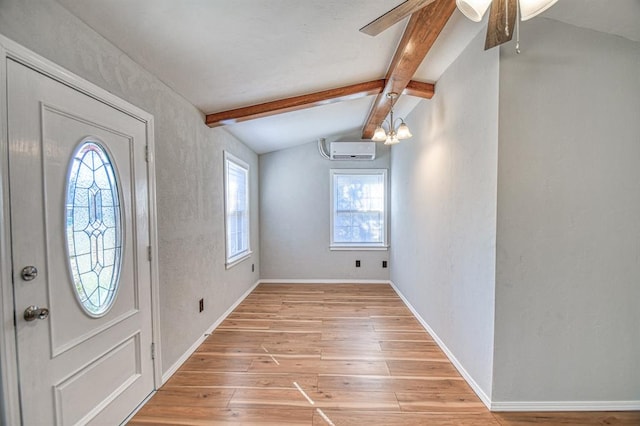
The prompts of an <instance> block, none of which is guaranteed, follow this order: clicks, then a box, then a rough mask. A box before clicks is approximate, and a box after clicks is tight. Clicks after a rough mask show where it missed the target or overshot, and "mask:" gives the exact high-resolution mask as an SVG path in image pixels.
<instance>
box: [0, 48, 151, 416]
mask: <svg viewBox="0 0 640 426" xmlns="http://www.w3.org/2000/svg"><path fill="white" fill-rule="evenodd" d="M7 78H8V105H9V108H8V130H9V188H10V210H11V241H12V261H13V279H14V292H15V293H14V294H15V310H16V333H17V350H18V365H19V380H20V401H21V408H22V418H23V423H24V424H25V425H38V426H39V425H74V424H99V425H117V424H119V423H121V422H122V421H123V420H124V419H125V418H126V417H127V415H128V414H129V413H131V412H132V411H133V410H134V409H135V408H136V406H137V405H138V404H139V403H140V402H142V400H143V399H144V398H145V397H146V396H147V395H149V394H150V393H151V392H152V391H153V388H154V380H153V360H152V348H151V345H152V332H151V280H150V262H149V261H148V257H147V246H148V245H149V205H148V193H147V188H148V181H147V164H146V162H145V144H146V133H145V132H146V127H145V124H144V123H142V122H140V121H139V120H137V119H135V118H133V117H131V116H129V115H127V114H125V113H123V112H121V111H119V110H117V109H115V108H113V107H111V106H108V105H106V104H104V103H102V102H100V101H98V100H96V99H94V98H91V97H89V96H87V95H85V94H83V93H80V92H79V91H76V90H74V89H72V88H70V87H68V86H66V85H64V84H62V83H59V82H57V81H55V80H53V79H51V78H49V77H46V76H44V75H42V74H40V73H38V72H36V71H34V70H32V69H30V68H27V67H26V66H24V65H21V64H19V63H17V62H14V61H12V60H9V61H8V65H7ZM30 307H31V308H30Z"/></svg>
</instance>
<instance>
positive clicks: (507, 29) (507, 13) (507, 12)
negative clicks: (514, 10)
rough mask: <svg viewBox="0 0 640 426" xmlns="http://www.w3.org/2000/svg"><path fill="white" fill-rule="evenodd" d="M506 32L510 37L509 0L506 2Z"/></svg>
mask: <svg viewBox="0 0 640 426" xmlns="http://www.w3.org/2000/svg"><path fill="white" fill-rule="evenodd" d="M504 34H505V35H506V36H507V37H509V0H506V1H505V2H504Z"/></svg>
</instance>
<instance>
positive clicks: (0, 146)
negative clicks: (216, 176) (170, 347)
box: [0, 34, 162, 425]
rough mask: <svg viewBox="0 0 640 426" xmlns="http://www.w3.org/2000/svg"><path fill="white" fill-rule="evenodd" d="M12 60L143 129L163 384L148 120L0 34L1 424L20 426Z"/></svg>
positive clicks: (157, 369)
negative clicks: (12, 208)
mask: <svg viewBox="0 0 640 426" xmlns="http://www.w3.org/2000/svg"><path fill="white" fill-rule="evenodd" d="M9 59H12V60H14V61H16V62H19V63H21V64H23V65H25V66H27V67H29V68H32V69H34V70H36V71H38V72H40V73H42V74H44V75H46V76H48V77H50V78H52V79H54V80H56V81H59V82H61V83H63V84H65V85H67V86H70V87H72V88H74V89H76V90H78V91H79V92H82V93H84V94H86V95H88V96H90V97H92V98H94V99H97V100H99V101H101V102H103V103H105V104H107V105H109V106H111V107H113V108H115V109H117V110H119V111H122V112H123V113H125V114H127V115H130V116H131V117H134V118H136V119H138V120H140V121H141V122H143V123H144V124H145V127H146V137H147V140H146V145H147V147H148V148H147V149H148V158H149V161H148V163H147V180H148V190H149V243H150V244H151V253H152V255H151V266H150V267H151V313H152V327H153V331H152V338H153V342H154V344H155V360H154V366H153V369H154V384H155V389H158V388H159V387H160V385H161V384H162V383H161V381H162V360H161V358H160V353H161V351H160V343H161V342H160V311H159V308H160V300H159V293H160V292H159V289H160V287H159V282H158V278H159V276H158V255H157V253H158V235H157V214H156V187H155V182H156V174H155V162H154V161H153V159H154V155H153V154H154V153H155V149H154V134H153V128H154V125H153V123H154V122H153V116H152V115H151V114H149V113H147V112H145V111H143V110H141V109H139V108H138V107H136V106H134V105H131V104H130V103H128V102H126V101H124V100H122V99H120V98H118V97H116V96H114V95H113V94H111V93H109V92H107V91H106V90H104V89H102V88H100V87H98V86H96V85H94V84H92V83H89V82H88V81H86V80H84V79H82V78H80V77H79V76H77V75H75V74H73V73H71V72H69V71H67V70H65V69H64V68H62V67H60V66H58V65H56V64H54V63H53V62H51V61H49V60H47V59H44V58H43V57H41V56H39V55H37V54H36V53H34V52H32V51H30V50H28V49H26V48H24V47H22V46H20V45H19V44H17V43H15V42H14V41H12V40H10V39H8V38H6V37H4V36H2V35H1V34H0V182H1V185H0V295H1V296H2V297H1V302H0V318H2V327H0V360H1V364H0V407H1V408H2V410H0V412H2V414H4V416H2V414H0V424H11V425H19V424H21V423H22V421H21V417H20V400H19V392H18V385H19V381H18V359H17V351H16V327H15V317H14V315H15V314H14V303H13V297H14V295H13V283H12V271H11V228H10V225H11V224H10V223H9V217H10V215H9V192H8V189H9V171H8V165H9V149H8V129H7V113H8V104H7V61H8V60H9Z"/></svg>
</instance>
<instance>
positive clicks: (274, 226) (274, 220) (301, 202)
mask: <svg viewBox="0 0 640 426" xmlns="http://www.w3.org/2000/svg"><path fill="white" fill-rule="evenodd" d="M331 168H336V169H337V168H342V169H354V168H365V169H366V168H381V169H388V168H389V150H388V148H387V147H385V146H384V145H378V147H377V155H376V159H375V160H374V161H330V160H325V159H324V158H322V157H321V156H320V154H319V153H318V149H317V144H316V142H312V143H308V144H305V145H301V146H298V147H294V148H289V149H285V150H282V151H276V152H272V153H269V154H263V155H261V156H260V200H261V206H260V232H261V234H260V243H261V248H260V253H261V262H262V266H261V278H265V279H369V280H388V279H389V268H387V269H383V268H382V261H383V260H387V259H388V256H389V254H388V253H389V252H388V251H330V250H329V236H330V235H329V226H330V225H329V220H330V209H329V205H330V179H329V170H330V169H331ZM356 259H359V260H361V262H362V263H361V267H360V268H356V267H355V260H356Z"/></svg>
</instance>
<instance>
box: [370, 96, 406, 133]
mask: <svg viewBox="0 0 640 426" xmlns="http://www.w3.org/2000/svg"><path fill="white" fill-rule="evenodd" d="M387 98H389V99H390V100H391V112H390V113H389V120H384V121H383V122H382V123H380V125H379V126H378V127H376V130H375V132H374V133H373V137H372V138H371V140H372V141H375V142H382V141H384V144H385V145H395V144H397V143H400V141H401V140H403V139H409V138H410V137H411V136H413V135H412V134H411V132H410V131H409V126H407V124H406V123H405V122H404V120H403V119H402V118H398V119H397V120H395V121H398V120H399V121H400V125H399V126H398V128H397V129H396V128H395V124H396V123H395V121H394V119H393V104H395V101H396V99H397V98H398V94H397V93H396V92H390V93H387ZM385 123H386V124H387V127H388V128H389V131H388V132H387V131H385V130H384V127H383V125H384V124H385Z"/></svg>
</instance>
